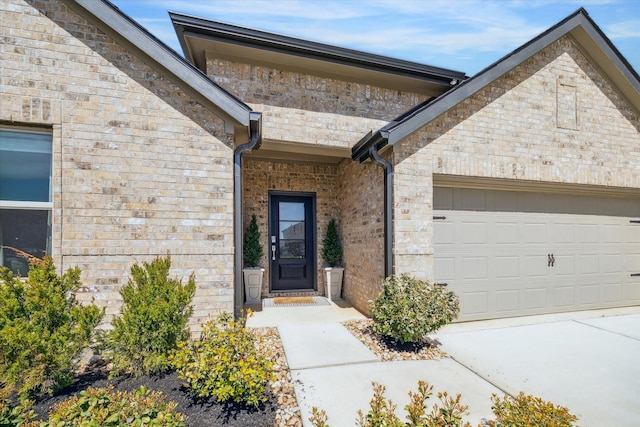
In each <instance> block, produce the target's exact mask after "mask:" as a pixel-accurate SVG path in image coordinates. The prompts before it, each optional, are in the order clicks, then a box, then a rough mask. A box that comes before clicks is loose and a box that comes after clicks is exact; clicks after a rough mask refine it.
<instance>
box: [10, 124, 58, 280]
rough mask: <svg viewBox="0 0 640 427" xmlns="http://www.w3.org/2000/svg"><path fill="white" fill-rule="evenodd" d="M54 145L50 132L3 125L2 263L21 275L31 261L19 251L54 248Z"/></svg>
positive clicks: (40, 252)
mask: <svg viewBox="0 0 640 427" xmlns="http://www.w3.org/2000/svg"><path fill="white" fill-rule="evenodd" d="M51 148H52V139H51V133H47V132H38V131H33V130H23V129H16V128H5V127H0V266H6V267H8V268H9V269H11V270H12V271H13V272H14V273H15V274H18V275H20V276H26V274H27V271H28V267H29V263H28V262H27V260H26V259H25V258H24V256H23V255H21V254H20V253H19V252H18V251H22V252H26V253H28V254H31V255H33V256H36V257H38V258H42V256H44V254H45V253H49V252H50V250H51V210H52V207H53V203H52V202H51V165H52V160H51V152H52V149H51ZM14 249H18V251H15V250H14Z"/></svg>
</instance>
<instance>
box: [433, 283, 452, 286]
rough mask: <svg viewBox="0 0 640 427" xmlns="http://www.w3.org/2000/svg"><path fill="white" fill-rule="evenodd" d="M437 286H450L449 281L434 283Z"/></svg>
mask: <svg viewBox="0 0 640 427" xmlns="http://www.w3.org/2000/svg"><path fill="white" fill-rule="evenodd" d="M434 285H436V286H449V284H448V283H434Z"/></svg>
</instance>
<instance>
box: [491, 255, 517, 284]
mask: <svg viewBox="0 0 640 427" xmlns="http://www.w3.org/2000/svg"><path fill="white" fill-rule="evenodd" d="M495 261H496V265H495V268H496V270H495V276H496V278H499V279H500V278H517V277H520V274H521V273H520V260H519V258H518V257H517V256H496V257H495Z"/></svg>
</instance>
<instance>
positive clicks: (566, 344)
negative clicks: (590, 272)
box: [248, 305, 640, 427]
mask: <svg viewBox="0 0 640 427" xmlns="http://www.w3.org/2000/svg"><path fill="white" fill-rule="evenodd" d="M603 316H606V317H603ZM363 318H364V317H363V316H362V315H361V314H360V313H358V312H357V311H355V310H353V309H352V308H349V307H347V306H343V307H339V306H336V305H331V306H326V307H287V308H283V307H274V308H268V309H263V310H262V311H261V312H257V313H256V314H255V316H254V317H253V318H251V319H249V321H248V326H250V327H260V326H274V327H278V329H279V332H280V336H281V338H282V342H283V345H284V348H285V353H286V355H287V360H288V362H289V367H290V369H291V374H292V378H293V381H294V386H295V389H296V395H297V398H298V403H299V405H300V409H301V412H302V417H303V422H304V423H305V424H304V425H305V426H310V423H309V422H308V418H309V417H310V416H311V408H312V407H313V406H316V407H318V408H321V409H324V410H325V411H326V412H327V415H328V416H329V420H328V422H329V424H330V425H331V426H333V427H342V426H353V425H355V420H356V417H357V411H358V410H362V411H363V412H365V413H366V411H367V410H368V408H369V401H370V399H371V397H372V396H373V388H372V386H371V382H372V381H375V382H378V383H380V384H383V385H384V386H385V387H386V388H387V391H386V393H385V395H386V396H387V397H388V398H389V399H391V400H392V401H393V402H394V403H396V404H397V407H398V409H397V412H398V415H399V416H400V417H401V418H402V419H404V416H405V413H404V410H403V408H404V405H406V404H407V403H408V401H409V397H408V395H407V393H408V391H415V390H416V389H417V383H418V381H419V380H426V381H428V382H429V383H430V384H432V385H433V386H434V391H436V392H437V391H447V392H448V393H449V394H453V395H455V394H457V393H460V394H462V403H463V404H465V405H468V406H469V415H468V416H467V417H466V420H468V421H469V422H471V423H472V425H474V426H475V425H478V423H479V422H480V421H481V420H482V419H486V418H492V413H491V401H490V397H491V395H492V393H496V394H498V395H500V396H502V395H503V394H504V393H505V392H507V393H509V394H513V395H515V394H517V393H518V392H519V391H521V390H522V391H524V392H525V393H528V394H533V395H536V396H539V397H542V398H544V399H546V400H551V401H553V402H554V403H557V404H562V405H565V406H567V407H568V408H569V409H570V411H571V412H572V413H574V414H576V415H577V416H579V418H580V419H579V422H578V424H579V425H580V426H582V427H584V426H587V427H588V426H592V427H597V426H604V425H615V426H623V427H624V426H629V427H631V426H637V425H640V423H639V420H640V407H639V406H638V402H639V401H638V398H639V396H640V363H638V361H640V307H634V308H629V309H619V310H601V311H593V312H579V313H568V314H561V315H551V316H534V317H526V318H515V319H503V320H495V321H487V322H469V323H459V324H452V325H448V326H446V327H445V328H443V329H442V330H441V332H440V333H438V334H437V335H436V336H435V337H434V338H436V339H437V340H438V341H439V342H441V344H442V349H443V350H444V351H446V352H447V353H448V354H449V356H450V357H448V358H444V359H440V360H430V361H406V362H405V361H400V362H381V361H380V360H379V359H378V357H377V356H376V355H375V354H373V353H372V352H371V351H369V349H368V348H366V347H365V346H364V345H363V344H362V343H361V342H360V341H359V340H358V339H357V338H355V337H354V336H353V335H352V334H351V333H350V332H349V331H348V330H347V329H346V328H345V327H344V326H342V325H341V324H340V322H343V321H345V320H356V319H363ZM436 402H437V398H436V397H435V394H434V396H433V397H432V398H431V399H430V403H431V404H432V405H433V403H436Z"/></svg>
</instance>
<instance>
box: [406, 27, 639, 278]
mask: <svg viewBox="0 0 640 427" xmlns="http://www.w3.org/2000/svg"><path fill="white" fill-rule="evenodd" d="M639 130H640V121H639V119H638V112H637V111H635V110H633V108H632V107H631V106H630V105H629V104H628V103H627V102H625V100H624V98H623V96H621V95H620V94H619V93H618V92H617V91H616V90H615V89H614V88H613V87H612V86H611V85H610V83H609V82H608V81H607V80H606V79H605V78H603V77H602V76H601V75H600V74H599V72H598V71H597V70H596V69H595V68H594V67H593V66H592V65H591V64H590V63H589V61H588V60H587V58H586V57H585V56H584V55H583V54H582V53H581V52H580V51H579V49H578V48H577V47H576V46H575V45H574V44H573V42H572V41H571V39H570V38H568V37H567V38H563V39H560V40H559V41H557V42H556V43H553V44H552V45H550V46H549V47H547V48H546V49H544V50H543V51H541V52H540V53H538V54H537V55H535V56H534V57H532V58H530V59H529V60H528V61H526V62H525V63H523V64H522V65H520V66H518V67H516V68H515V69H513V70H512V71H510V72H508V73H506V74H505V75H504V76H502V77H501V78H499V79H498V80H496V81H495V82H494V83H492V84H491V85H489V86H488V87H485V88H483V89H482V90H480V91H479V92H478V93H476V94H475V95H473V96H471V97H470V98H468V99H467V100H465V101H463V102H462V103H461V104H459V105H458V106H456V107H454V108H453V109H451V110H450V111H449V112H447V113H445V114H444V115H443V116H441V117H439V118H437V119H436V120H434V121H433V122H431V123H429V124H428V125H427V126H425V127H424V128H423V129H421V130H419V131H417V132H416V133H414V134H413V135H412V136H410V137H409V138H407V139H406V140H405V141H403V142H402V143H401V144H399V145H398V146H397V148H396V149H395V153H394V163H395V185H396V189H395V216H396V230H395V247H396V268H397V271H398V272H405V271H410V272H412V273H413V274H416V275H419V276H422V277H425V278H428V279H430V278H432V275H433V272H432V263H433V260H432V253H433V242H432V237H433V227H432V197H433V196H432V184H431V182H432V174H436V173H437V174H447V175H461V176H466V177H469V178H472V177H489V178H503V179H509V180H529V181H539V182H551V183H558V184H563V183H570V184H584V185H585V187H586V188H588V186H590V185H591V186H593V185H597V186H610V187H625V188H640V133H639Z"/></svg>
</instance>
